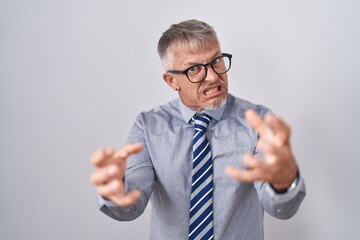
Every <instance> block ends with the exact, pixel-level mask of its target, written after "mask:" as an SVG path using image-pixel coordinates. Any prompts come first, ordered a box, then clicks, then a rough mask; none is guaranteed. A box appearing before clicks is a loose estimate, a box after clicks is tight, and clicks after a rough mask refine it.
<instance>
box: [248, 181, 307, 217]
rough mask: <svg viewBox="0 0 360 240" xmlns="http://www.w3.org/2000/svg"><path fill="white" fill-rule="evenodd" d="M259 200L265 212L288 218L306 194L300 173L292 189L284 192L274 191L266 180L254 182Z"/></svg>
mask: <svg viewBox="0 0 360 240" xmlns="http://www.w3.org/2000/svg"><path fill="white" fill-rule="evenodd" d="M255 188H256V190H257V192H258V196H259V200H260V202H261V204H262V206H263V208H264V209H265V211H266V212H267V213H269V214H270V215H271V216H273V217H276V218H279V219H288V218H291V217H292V216H294V215H295V214H296V212H297V211H298V209H299V207H300V204H301V202H302V200H303V199H304V197H305V194H306V188H305V183H304V180H303V178H302V177H301V175H300V174H299V176H298V182H297V185H296V187H295V188H294V189H292V190H290V191H289V192H286V193H276V192H275V191H274V189H273V188H272V187H271V186H270V184H269V183H266V182H255Z"/></svg>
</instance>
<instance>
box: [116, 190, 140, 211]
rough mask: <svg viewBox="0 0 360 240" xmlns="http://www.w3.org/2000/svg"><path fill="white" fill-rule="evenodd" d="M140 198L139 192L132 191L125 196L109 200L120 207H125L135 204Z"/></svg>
mask: <svg viewBox="0 0 360 240" xmlns="http://www.w3.org/2000/svg"><path fill="white" fill-rule="evenodd" d="M140 196H141V193H140V191H139V190H133V191H131V192H129V193H127V194H125V195H119V196H116V197H113V198H112V199H111V200H112V201H113V202H114V203H116V204H117V205H119V206H120V207H127V206H131V205H133V204H135V203H136V202H137V200H138V199H139V198H140Z"/></svg>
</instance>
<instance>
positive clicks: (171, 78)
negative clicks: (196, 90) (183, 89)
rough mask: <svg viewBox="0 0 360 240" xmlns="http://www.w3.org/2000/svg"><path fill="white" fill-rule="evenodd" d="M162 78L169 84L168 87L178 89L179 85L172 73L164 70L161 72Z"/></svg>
mask: <svg viewBox="0 0 360 240" xmlns="http://www.w3.org/2000/svg"><path fill="white" fill-rule="evenodd" d="M163 79H164V81H165V82H166V83H167V85H169V87H171V88H172V89H174V90H175V91H177V90H178V89H179V85H178V82H177V80H176V78H175V77H174V74H171V73H167V72H166V73H164V74H163Z"/></svg>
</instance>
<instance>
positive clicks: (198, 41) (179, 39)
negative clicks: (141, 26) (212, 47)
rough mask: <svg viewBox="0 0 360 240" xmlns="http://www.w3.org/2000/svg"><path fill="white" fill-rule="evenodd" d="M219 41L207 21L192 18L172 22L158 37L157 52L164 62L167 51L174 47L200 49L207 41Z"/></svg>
mask: <svg viewBox="0 0 360 240" xmlns="http://www.w3.org/2000/svg"><path fill="white" fill-rule="evenodd" d="M209 42H210V43H217V44H218V43H219V40H218V37H217V34H216V32H215V30H214V29H213V27H211V26H209V25H208V24H207V23H205V22H202V21H199V20H196V19H192V20H186V21H183V22H180V23H178V24H173V25H171V26H170V28H169V29H168V30H166V31H165V32H164V33H163V34H162V36H161V37H160V39H159V43H158V48H157V51H158V54H159V56H160V59H161V61H162V62H163V64H164V61H165V58H166V56H167V54H168V53H169V51H171V50H172V49H173V48H174V47H189V48H190V49H202V48H204V47H206V45H207V44H208V43H209Z"/></svg>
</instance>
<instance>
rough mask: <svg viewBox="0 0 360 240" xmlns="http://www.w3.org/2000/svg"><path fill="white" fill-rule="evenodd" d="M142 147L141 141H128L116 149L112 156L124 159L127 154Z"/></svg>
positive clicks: (135, 151)
mask: <svg viewBox="0 0 360 240" xmlns="http://www.w3.org/2000/svg"><path fill="white" fill-rule="evenodd" d="M143 149H144V145H143V144H142V143H129V144H126V145H125V146H124V147H122V148H121V149H120V150H119V151H117V152H116V153H115V154H114V157H116V158H119V159H126V158H127V157H128V156H130V155H132V154H135V153H138V152H140V151H141V150H143Z"/></svg>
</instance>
